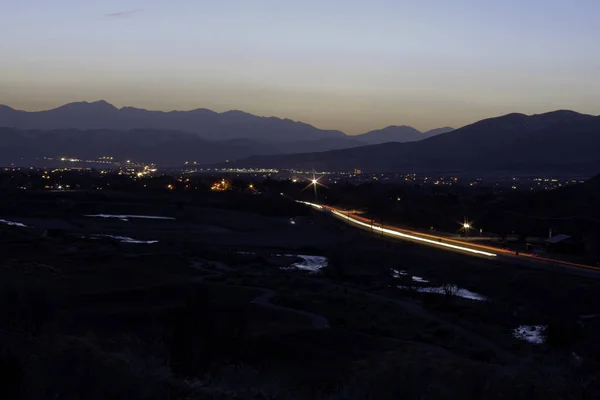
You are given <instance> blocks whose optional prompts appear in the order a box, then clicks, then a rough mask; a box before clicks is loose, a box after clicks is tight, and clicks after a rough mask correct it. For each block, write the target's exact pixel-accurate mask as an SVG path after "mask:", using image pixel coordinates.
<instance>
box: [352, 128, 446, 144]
mask: <svg viewBox="0 0 600 400" xmlns="http://www.w3.org/2000/svg"><path fill="white" fill-rule="evenodd" d="M452 130H453V129H452V128H448V127H445V128H438V129H432V130H430V131H427V132H425V133H422V132H420V131H419V130H417V129H415V128H413V127H411V126H406V125H402V126H396V125H392V126H388V127H387V128H383V129H377V130H374V131H370V132H367V133H363V134H361V135H356V136H355V138H356V139H357V140H360V141H362V142H364V143H366V144H381V143H389V142H398V143H407V142H417V141H419V140H423V139H427V138H429V137H433V136H435V135H439V134H441V133H446V132H450V131H452Z"/></svg>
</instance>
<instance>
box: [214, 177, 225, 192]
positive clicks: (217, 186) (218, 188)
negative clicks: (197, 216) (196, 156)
mask: <svg viewBox="0 0 600 400" xmlns="http://www.w3.org/2000/svg"><path fill="white" fill-rule="evenodd" d="M210 190H212V191H213V192H224V191H226V190H229V183H227V181H226V180H225V179H221V181H220V182H215V183H213V185H212V186H211V187H210Z"/></svg>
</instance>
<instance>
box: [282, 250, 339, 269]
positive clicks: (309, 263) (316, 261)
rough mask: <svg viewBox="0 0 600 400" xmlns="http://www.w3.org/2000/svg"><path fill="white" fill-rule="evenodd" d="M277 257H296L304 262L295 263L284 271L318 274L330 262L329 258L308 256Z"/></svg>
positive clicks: (290, 255)
mask: <svg viewBox="0 0 600 400" xmlns="http://www.w3.org/2000/svg"><path fill="white" fill-rule="evenodd" d="M275 256H276V257H296V258H300V259H302V261H300V262H297V263H294V264H292V265H290V266H289V267H283V269H289V268H294V269H301V270H303V271H309V272H313V273H314V272H318V271H319V270H320V269H321V268H325V267H326V266H327V264H328V262H329V260H328V259H327V257H323V256H307V255H304V254H275Z"/></svg>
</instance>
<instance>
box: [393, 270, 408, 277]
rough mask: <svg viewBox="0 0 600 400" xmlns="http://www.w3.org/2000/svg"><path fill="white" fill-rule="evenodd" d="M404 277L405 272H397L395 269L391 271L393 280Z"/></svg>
mask: <svg viewBox="0 0 600 400" xmlns="http://www.w3.org/2000/svg"><path fill="white" fill-rule="evenodd" d="M406 275H408V273H407V272H406V271H400V270H397V269H393V270H392V277H393V278H400V277H402V276H406Z"/></svg>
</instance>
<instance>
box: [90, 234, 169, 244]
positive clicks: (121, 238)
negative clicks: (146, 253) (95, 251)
mask: <svg viewBox="0 0 600 400" xmlns="http://www.w3.org/2000/svg"><path fill="white" fill-rule="evenodd" d="M90 238H92V239H100V238H110V239H115V240H118V241H119V242H121V243H131V244H154V243H158V240H138V239H134V238H130V237H127V236H113V235H92V236H90Z"/></svg>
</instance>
